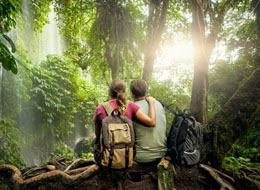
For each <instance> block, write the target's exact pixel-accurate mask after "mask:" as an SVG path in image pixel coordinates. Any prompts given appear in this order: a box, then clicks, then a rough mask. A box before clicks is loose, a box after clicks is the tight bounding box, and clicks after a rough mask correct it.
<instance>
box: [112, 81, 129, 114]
mask: <svg viewBox="0 0 260 190" xmlns="http://www.w3.org/2000/svg"><path fill="white" fill-rule="evenodd" d="M125 89H126V84H125V82H124V81H122V80H120V79H114V80H113V81H112V82H111V84H110V86H109V96H110V97H111V98H115V99H116V103H117V105H118V106H119V111H120V113H121V114H122V115H124V114H125V112H126V95H125Z"/></svg>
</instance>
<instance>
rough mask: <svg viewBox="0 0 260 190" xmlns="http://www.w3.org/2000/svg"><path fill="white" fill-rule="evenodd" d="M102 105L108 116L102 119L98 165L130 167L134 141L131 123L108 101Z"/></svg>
mask: <svg viewBox="0 0 260 190" xmlns="http://www.w3.org/2000/svg"><path fill="white" fill-rule="evenodd" d="M127 105H128V102H127ZM103 107H104V108H105V110H106V112H107V115H108V116H107V117H105V118H104V119H103V120H102V128H101V133H100V139H99V142H100V165H101V166H103V167H109V168H114V169H123V168H128V167H131V166H132V165H133V155H134V150H133V147H134V143H135V136H134V129H133V123H132V121H131V120H130V119H128V118H127V117H125V116H124V115H121V113H120V112H119V111H118V110H117V109H113V107H112V106H111V105H110V104H109V102H105V103H104V104H103ZM126 107H127V106H126Z"/></svg>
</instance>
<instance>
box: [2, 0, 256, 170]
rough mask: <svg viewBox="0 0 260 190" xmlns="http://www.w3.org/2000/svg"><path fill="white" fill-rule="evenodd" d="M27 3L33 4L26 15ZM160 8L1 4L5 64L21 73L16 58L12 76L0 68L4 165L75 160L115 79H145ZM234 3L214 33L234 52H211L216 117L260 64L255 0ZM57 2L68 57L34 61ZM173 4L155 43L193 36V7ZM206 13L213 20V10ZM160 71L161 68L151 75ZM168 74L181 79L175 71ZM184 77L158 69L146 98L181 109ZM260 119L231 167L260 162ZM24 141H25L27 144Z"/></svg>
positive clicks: (111, 2)
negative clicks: (222, 54)
mask: <svg viewBox="0 0 260 190" xmlns="http://www.w3.org/2000/svg"><path fill="white" fill-rule="evenodd" d="M173 2H174V3H173ZM205 2H206V1H205ZM208 2H210V1H208ZM254 2H255V1H254ZM22 3H23V4H22ZM26 3H27V5H28V6H29V9H28V10H27V12H23V15H20V13H21V12H22V7H23V6H25V4H26ZM162 5H163V1H160V0H159V1H141V0H138V1H132V0H127V1H121V0H108V1H100V0H98V1H94V0H87V1H86V0H78V1H71V0H66V1H63V0H55V1H51V0H42V1H35V0H24V1H23V2H22V1H21V0H12V1H1V2H0V23H1V25H0V26H1V28H0V62H2V65H3V68H4V69H5V70H7V71H8V70H11V71H12V72H13V73H17V71H18V70H17V60H19V68H18V69H19V73H18V75H12V73H10V72H6V71H5V70H3V72H2V73H1V74H0V85H1V86H0V96H1V97H0V98H1V100H0V105H1V107H0V111H1V112H0V113H1V114H0V116H1V118H0V119H1V121H0V137H1V136H4V137H5V138H0V139H1V140H0V163H11V164H14V165H16V166H18V167H20V168H22V167H24V166H25V163H24V161H23V159H25V161H26V162H27V163H30V164H31V163H32V162H31V161H29V160H31V159H32V158H30V157H31V155H32V154H31V153H33V154H34V155H38V157H37V156H36V157H37V158H35V159H36V160H37V161H46V160H47V159H51V158H52V157H57V156H58V157H60V156H64V157H66V158H68V159H73V158H75V155H74V154H73V150H72V148H73V145H74V144H73V143H74V140H75V139H76V138H77V137H78V135H79V134H80V136H87V135H89V134H91V133H92V130H93V124H92V116H93V112H94V109H95V107H96V105H98V103H101V102H102V101H104V100H106V99H107V98H108V95H107V89H108V84H109V82H110V81H111V79H112V78H115V77H120V78H122V79H124V80H125V81H126V82H127V84H129V83H130V81H131V80H132V79H136V78H141V77H142V76H143V66H144V62H145V60H144V59H145V58H144V57H145V53H146V51H145V50H146V49H147V45H148V44H149V43H148V42H149V37H148V31H149V30H148V29H149V27H150V28H151V27H154V26H158V23H159V20H158V19H159V18H160V17H159V16H158V14H159V12H160V11H159V10H161V8H162V7H161V6H162ZM177 5H178V6H177ZM149 6H150V8H151V7H153V9H150V11H152V10H153V11H154V12H152V13H153V14H150V16H151V17H153V19H152V20H153V21H154V24H155V25H154V26H153V25H151V23H149V21H151V18H149V13H148V12H147V10H148V7H149ZM221 6H223V2H222V4H221ZM230 6H231V8H232V11H227V13H226V17H225V22H224V24H223V25H222V27H221V28H218V30H220V29H221V30H220V31H219V35H216V36H215V38H216V39H215V40H216V45H218V42H219V43H222V44H223V43H224V44H225V46H226V47H227V51H226V54H227V55H228V57H227V59H221V58H214V59H212V60H210V63H209V68H210V69H209V103H208V111H209V113H208V115H209V117H212V116H214V114H215V113H217V112H218V111H219V110H220V109H221V108H222V107H223V105H224V104H225V103H226V102H227V101H228V100H229V99H230V98H231V97H232V95H233V94H234V92H235V91H236V90H237V88H238V87H239V85H241V83H243V81H244V80H245V78H247V77H248V76H249V75H250V73H251V72H252V71H254V70H255V69H257V68H259V66H260V65H259V63H260V62H259V60H260V54H259V50H260V47H259V44H260V43H259V40H260V39H259V34H258V30H257V26H258V25H257V22H256V19H255V14H254V11H256V10H258V8H252V4H251V2H248V1H243V2H242V1H241V2H239V3H237V1H233V3H232V4H231V5H230ZM255 6H256V7H257V4H255ZM204 8H205V11H206V12H207V13H210V11H209V9H210V8H212V11H214V10H215V11H216V10H218V5H217V4H216V3H213V4H212V5H206V4H205V6H204ZM51 9H53V10H54V11H55V14H56V20H57V21H58V27H59V31H60V33H61V35H62V37H63V39H64V49H65V50H64V56H56V55H49V56H47V57H46V60H42V61H41V62H40V63H39V64H37V63H36V61H34V60H35V59H36V57H37V53H36V54H35V55H34V54H33V53H32V52H33V51H32V49H33V47H36V48H37V36H38V35H39V34H40V33H41V32H42V30H43V27H44V26H45V25H46V24H47V23H48V22H49V20H48V14H49V13H50V11H51ZM156 10H157V11H158V12H156ZM167 10H168V11H167V13H168V14H167V16H166V21H165V23H164V24H165V26H164V30H163V32H162V36H161V37H160V38H161V39H160V40H159V41H158V46H159V45H160V47H163V45H164V44H166V43H167V40H168V39H169V38H168V37H171V38H175V35H176V38H178V37H179V38H183V37H186V38H188V39H189V40H191V33H190V28H191V18H190V17H191V14H192V13H191V10H190V7H189V4H188V3H187V2H184V1H181V2H180V1H169V5H168V7H167ZM215 13H216V14H217V12H215ZM28 15H31V17H30V18H29V17H28ZM207 15H208V16H212V19H213V18H215V17H214V15H212V14H211V15H210V14H207ZM215 16H216V15H215ZM188 17H189V18H188ZM1 19H2V20H1ZM149 19H150V20H149ZM213 20H214V19H213ZM26 23H27V24H26ZM28 23H29V25H31V26H32V27H33V33H30V34H29V33H28V34H26V32H25V31H26V30H25V29H26V27H28ZM149 24H150V25H149ZM213 25H214V23H209V24H208V25H206V26H207V28H210V27H212V26H213ZM15 27H16V30H17V33H16V34H13V35H12V36H11V38H10V35H9V34H8V32H10V31H11V29H12V28H15ZM24 35H25V36H27V37H28V36H30V37H31V38H30V37H28V38H29V39H31V41H29V40H24V38H25V37H24ZM152 39H153V38H152ZM28 41H29V42H28ZM26 43H27V44H31V47H30V48H29V47H28V45H26ZM155 52H157V54H156V53H154V55H155V56H158V55H159V54H160V48H158V50H156V51H155ZM234 52H236V53H235V55H238V56H237V57H236V59H233V55H234ZM14 53H15V54H14ZM155 62H156V59H155ZM181 63H182V62H181V61H176V62H173V63H171V66H170V67H168V68H167V69H166V70H169V71H172V70H178V69H179V67H181V66H180V65H181ZM185 64H186V63H185ZM171 68H174V69H172V70H171ZM0 71H2V70H0ZM160 71H161V70H160V69H158V70H157V68H155V70H154V71H153V72H154V73H160ZM162 73H163V72H162ZM171 73H172V75H171V77H172V78H174V77H175V72H173V71H172V72H171ZM161 75H163V74H161ZM178 76H179V80H178V82H176V81H174V80H173V79H172V78H170V79H168V80H159V79H158V77H157V78H156V77H154V76H153V77H152V78H151V80H150V81H149V85H150V89H149V95H151V96H154V97H155V98H156V99H161V100H163V101H164V102H166V103H167V104H176V105H177V106H178V107H180V108H181V109H183V108H188V107H189V105H190V99H191V91H192V78H193V72H182V73H180V74H179V75H178ZM89 78H91V79H89ZM128 90H129V89H128ZM128 97H129V98H130V96H129V93H128ZM172 118H173V115H171V114H170V113H168V112H167V126H168V127H170V125H171V121H172ZM259 118H260V116H258V118H257V119H256V121H255V123H254V124H253V126H252V127H251V129H250V130H249V131H248V133H247V134H246V135H244V136H243V137H242V138H241V139H239V140H238V141H237V142H236V143H235V144H234V145H233V149H232V150H231V151H230V153H229V155H228V157H227V158H226V159H225V161H224V163H225V165H228V166H230V167H231V168H233V167H237V165H239V166H242V165H245V166H251V165H250V164H252V163H251V162H258V163H259V161H260V160H259V159H260V155H259V151H260V150H259V147H260V141H259V136H260V135H259V133H260V131H259V130H260V126H259ZM22 139H25V140H24V143H25V144H22V143H23V140H22ZM72 139H73V141H72ZM21 145H22V146H23V147H27V148H26V149H22V151H21ZM20 152H22V155H23V159H22V157H21V155H20ZM25 155H27V157H26V156H25ZM82 156H83V157H85V158H88V157H89V156H91V155H90V154H88V153H86V154H84V155H82ZM254 166H256V167H259V166H258V165H254Z"/></svg>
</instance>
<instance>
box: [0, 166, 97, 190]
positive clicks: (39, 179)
mask: <svg viewBox="0 0 260 190" xmlns="http://www.w3.org/2000/svg"><path fill="white" fill-rule="evenodd" d="M98 170H99V166H98V165H96V164H95V165H92V166H90V167H88V168H87V170H85V171H83V172H82V173H79V174H77V175H72V176H70V175H68V174H66V173H65V172H63V171H58V170H55V171H50V172H47V173H43V174H40V175H38V176H35V177H32V178H29V179H26V180H23V179H22V174H21V172H20V171H19V170H18V169H17V168H16V167H15V166H12V165H8V164H3V165H0V173H2V172H3V173H9V174H11V175H12V176H11V183H12V184H13V185H12V186H13V189H15V190H16V189H17V190H18V189H20V187H21V186H24V187H26V186H27V185H28V184H29V185H30V186H31V187H33V186H39V185H44V184H45V183H46V181H63V182H64V181H65V182H67V183H72V182H74V181H78V180H81V179H88V178H90V177H92V176H93V175H94V174H96V173H97V171H98Z"/></svg>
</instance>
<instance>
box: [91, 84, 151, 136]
mask: <svg viewBox="0 0 260 190" xmlns="http://www.w3.org/2000/svg"><path fill="white" fill-rule="evenodd" d="M125 89H126V84H125V83H124V81H122V80H120V79H114V80H113V81H112V83H111V85H110V86H109V96H110V97H111V100H109V101H108V102H109V103H110V105H111V106H112V107H113V108H114V109H118V110H119V111H120V113H122V114H125V116H126V117H127V118H129V119H131V120H132V119H133V117H135V118H137V119H138V120H139V121H140V122H142V123H143V124H144V125H147V126H149V127H154V126H155V123H156V121H155V110H154V101H155V99H154V98H152V97H148V98H147V101H148V103H149V105H150V106H149V114H148V116H147V115H146V114H144V113H143V112H142V111H141V110H140V107H139V106H138V105H136V104H135V103H134V102H131V101H129V103H128V106H127V107H126V103H127V101H126V94H125ZM106 116H107V114H106V111H105V109H104V107H103V106H102V105H98V106H97V107H96V110H95V114H94V117H93V120H94V122H95V134H96V137H99V135H100V129H101V124H102V119H104V118H105V117H106Z"/></svg>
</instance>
